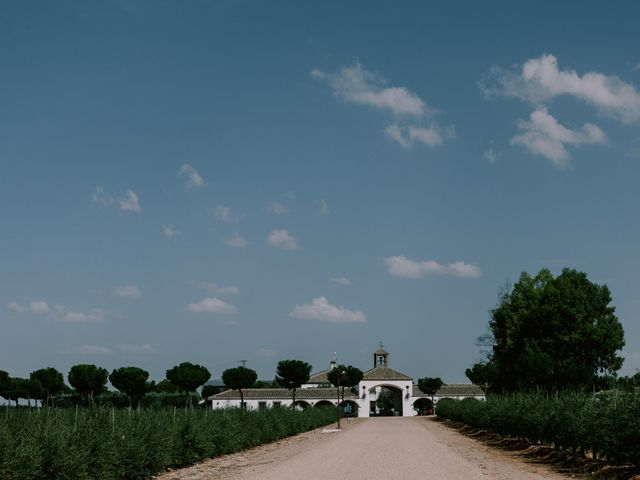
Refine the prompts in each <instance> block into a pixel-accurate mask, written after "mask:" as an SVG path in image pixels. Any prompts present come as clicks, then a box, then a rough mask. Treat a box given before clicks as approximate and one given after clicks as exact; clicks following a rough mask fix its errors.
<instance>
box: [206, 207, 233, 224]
mask: <svg viewBox="0 0 640 480" xmlns="http://www.w3.org/2000/svg"><path fill="white" fill-rule="evenodd" d="M211 213H213V216H214V217H216V219H218V220H220V221H221V222H230V221H231V220H232V218H231V209H230V208H229V207H225V206H224V205H216V206H215V207H214V208H212V209H211Z"/></svg>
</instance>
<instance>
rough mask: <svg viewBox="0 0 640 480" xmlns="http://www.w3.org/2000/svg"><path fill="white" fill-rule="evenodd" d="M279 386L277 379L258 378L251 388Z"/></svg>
mask: <svg viewBox="0 0 640 480" xmlns="http://www.w3.org/2000/svg"><path fill="white" fill-rule="evenodd" d="M277 386H278V385H277V384H276V382H275V381H269V380H256V381H255V382H253V385H251V388H277Z"/></svg>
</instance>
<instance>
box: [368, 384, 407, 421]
mask: <svg viewBox="0 0 640 480" xmlns="http://www.w3.org/2000/svg"><path fill="white" fill-rule="evenodd" d="M369 395H370V398H372V399H371V400H370V401H369V415H370V416H372V417H402V416H403V414H404V412H403V403H404V395H405V392H404V390H403V389H402V388H400V387H399V386H397V385H392V384H385V383H381V384H378V385H375V386H373V387H371V388H370V389H369Z"/></svg>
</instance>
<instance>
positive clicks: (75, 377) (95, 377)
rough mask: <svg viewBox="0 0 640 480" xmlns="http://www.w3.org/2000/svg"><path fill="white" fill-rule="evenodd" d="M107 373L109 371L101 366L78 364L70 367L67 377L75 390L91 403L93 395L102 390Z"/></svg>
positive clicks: (105, 382)
mask: <svg viewBox="0 0 640 480" xmlns="http://www.w3.org/2000/svg"><path fill="white" fill-rule="evenodd" d="M108 375H109V372H107V371H106V370H105V369H104V368H102V367H96V366H95V365H86V364H80V365H74V366H73V367H71V370H69V375H67V379H68V380H69V384H70V385H71V386H72V387H73V388H75V390H76V392H78V393H79V394H80V395H81V396H82V397H86V398H88V399H89V402H90V403H93V398H94V396H95V395H98V394H100V393H101V392H102V391H104V389H105V385H106V384H107V377H108Z"/></svg>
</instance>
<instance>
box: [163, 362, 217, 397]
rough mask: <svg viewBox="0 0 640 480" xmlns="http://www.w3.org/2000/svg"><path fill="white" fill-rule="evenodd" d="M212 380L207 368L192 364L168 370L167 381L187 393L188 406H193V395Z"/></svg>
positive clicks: (183, 363)
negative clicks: (197, 389)
mask: <svg viewBox="0 0 640 480" xmlns="http://www.w3.org/2000/svg"><path fill="white" fill-rule="evenodd" d="M210 378H211V373H209V370H207V368H206V367H203V366H202V365H196V364H193V363H190V362H182V363H181V364H180V365H176V366H175V367H173V368H170V369H169V370H167V380H169V381H170V382H171V383H173V384H174V385H175V386H177V387H179V388H180V389H182V390H184V391H185V392H187V404H188V405H191V394H192V393H193V392H194V391H195V390H196V388H198V387H199V386H200V385H203V384H204V383H205V382H206V381H207V380H209V379H210Z"/></svg>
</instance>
